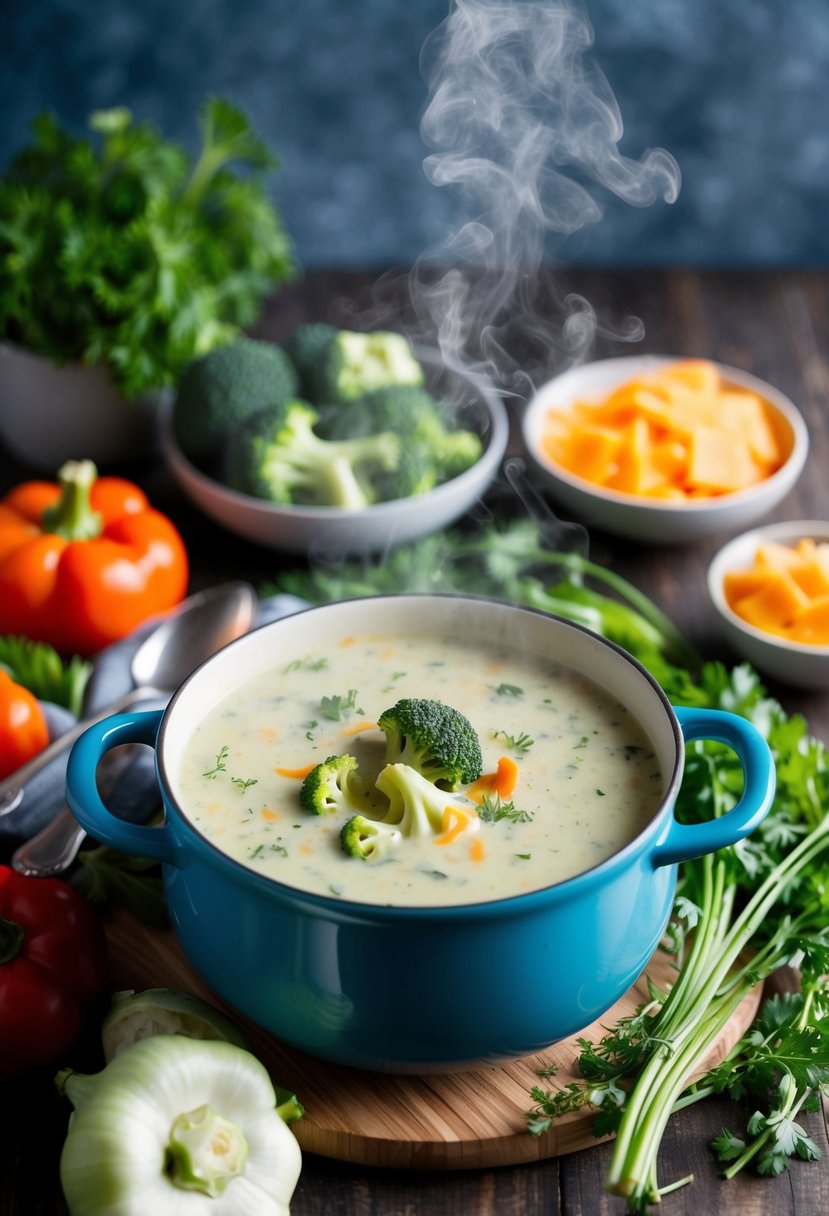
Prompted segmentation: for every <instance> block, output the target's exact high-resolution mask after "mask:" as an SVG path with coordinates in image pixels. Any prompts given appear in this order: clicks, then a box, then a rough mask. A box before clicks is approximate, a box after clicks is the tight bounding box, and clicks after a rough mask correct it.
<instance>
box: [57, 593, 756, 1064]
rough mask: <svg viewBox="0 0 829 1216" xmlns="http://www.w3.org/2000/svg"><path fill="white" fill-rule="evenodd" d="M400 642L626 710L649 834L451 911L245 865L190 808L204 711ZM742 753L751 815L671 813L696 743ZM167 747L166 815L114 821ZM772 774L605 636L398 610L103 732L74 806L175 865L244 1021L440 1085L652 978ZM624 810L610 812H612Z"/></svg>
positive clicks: (208, 669) (547, 1040)
mask: <svg viewBox="0 0 829 1216" xmlns="http://www.w3.org/2000/svg"><path fill="white" fill-rule="evenodd" d="M395 630H398V631H400V632H406V633H411V632H412V631H420V632H423V633H425V634H426V635H427V636H438V635H445V634H449V635H450V636H452V635H456V636H458V637H460V638H463V639H464V640H465V641H466V642H467V643H469V641H470V640H472V641H473V643H474V642H476V641H478V642H479V643H480V648H481V651H482V652H483V651H484V650H485V649H486V648H488V647H489V646H490V645H492V644H498V643H502V642H503V643H508V644H511V645H516V644H520V645H521V646H522V647H524V648H526V650H527V652H528V653H529V654H531V655H532V654H536V655H538V656H539V657H541V656H543V657H544V658H545V659H550V658H553V659H555V658H558V659H560V661H561V662H563V663H564V664H565V665H566V666H568V667H569V668H571V669H575V670H576V671H578V672H580V673H583V674H584V675H585V676H587V677H589V678H590V679H592V680H594V681H595V682H596V683H598V684H599V685H600V686H602V687H604V688H605V689H606V690H607V691H608V692H609V693H610V694H611V695H612V696H614V697H616V698H617V699H618V700H620V701H621V702H622V704H624V705H625V706H626V707H627V708H628V709H629V710H630V711H631V712H632V713H633V714H634V716H635V717H636V718H637V719H638V720H639V722H640V723H641V725H642V726H643V727H644V728H645V730H646V731H647V733H648V735H649V736H650V738H651V740H652V742H653V746H654V750H655V752H656V756H657V759H658V762H659V764H660V767H661V771H662V772H663V774H665V778H666V780H665V794H664V798H663V799H662V802H661V804H660V805H659V808H658V810H657V811H656V813H655V814H654V815H653V817H652V819H651V820H650V822H649V823H648V824H647V826H646V827H645V828H644V830H642V831H641V832H640V834H639V835H638V836H637V837H636V838H635V839H633V840H632V841H630V843H629V844H628V845H626V846H625V847H624V848H623V849H621V851H619V852H618V853H616V854H614V855H613V856H612V857H610V858H609V859H608V860H606V861H604V862H602V864H600V865H597V866H595V867H594V868H593V869H590V870H587V871H585V872H584V873H581V874H579V875H577V876H576V877H574V878H570V879H568V880H566V881H563V882H558V883H556V884H554V885H551V886H549V887H547V888H545V889H542V890H538V891H534V892H532V893H529V894H524V895H520V896H515V897H511V898H505V899H499V900H493V901H491V902H486V903H477V904H468V905H460V906H451V907H429V908H420V907H418V908H414V907H386V906H378V905H369V904H360V903H351V902H346V901H344V900H342V899H338V898H335V897H333V896H327V895H326V896H323V895H311V894H308V893H306V892H303V891H302V890H301V889H299V888H298V887H294V886H291V885H290V884H289V883H284V882H277V881H275V880H273V879H271V878H268V877H265V876H263V875H261V874H257V873H255V872H254V871H252V870H250V869H248V868H246V867H245V866H243V865H241V864H240V863H239V862H237V861H234V860H232V859H231V858H230V857H228V856H227V855H226V854H224V853H222V852H221V850H220V849H219V848H217V847H216V845H215V844H213V843H211V842H210V841H209V840H207V839H206V838H205V837H204V836H202V835H201V833H200V832H199V830H198V829H197V828H196V827H194V825H193V824H192V822H190V820H189V819H188V815H187V808H186V806H183V805H182V803H181V800H180V799H179V797H178V796H177V794H176V773H177V772H178V767H179V760H180V757H181V755H182V752H183V749H184V747H185V745H186V744H187V742H188V739H189V738H190V736H191V734H192V732H193V730H194V728H195V726H196V725H197V723H198V722H199V721H200V719H201V718H202V717H203V716H204V713H205V712H206V709H207V708H208V707H209V706H211V705H213V704H215V703H216V702H217V701H218V700H219V699H220V698H222V697H223V696H224V695H225V694H227V693H228V692H230V691H231V690H232V689H234V688H236V687H238V686H239V685H240V684H242V683H244V682H246V681H247V680H248V679H252V678H254V677H255V676H256V674H257V673H258V672H260V671H261V670H262V669H263V668H266V667H278V666H284V664H285V663H286V661H287V660H288V659H291V658H294V657H295V656H296V655H298V654H303V653H306V652H308V651H310V650H312V649H313V648H314V646H316V645H322V644H325V643H326V641H327V640H329V639H331V638H332V637H336V636H346V635H351V634H353V635H360V634H366V633H369V632H373V633H388V632H393V631H395ZM692 739H717V740H719V741H721V742H723V743H726V744H728V745H729V746H731V747H732V748H733V749H734V750H735V751H736V752H737V754H738V755H739V757H740V760H741V762H742V765H743V768H744V772H745V788H744V793H743V795H742V798H741V800H740V801H739V803H738V804H737V805H736V806H735V807H734V808H733V809H732V810H731V811H729V812H728V813H727V814H725V815H723V816H722V817H721V818H718V819H716V820H714V821H712V822H710V823H698V824H693V825H685V824H681V823H679V822H678V821H677V820H676V819H675V818H674V812H673V808H674V802H675V799H676V795H677V791H678V789H679V786H680V782H681V780H682V772H683V762H684V749H685V743H686V742H687V741H688V740H692ZM133 742H141V743H146V744H150V745H151V746H153V747H154V748H155V752H156V771H157V778H158V783H159V787H160V790H161V795H162V798H163V801H164V807H165V812H166V818H165V822H164V824H163V826H161V827H143V826H140V825H135V824H129V823H124V822H122V821H120V820H118V819H116V818H114V817H113V816H112V815H111V814H110V813H109V812H108V811H107V809H106V807H105V806H104V804H103V803H102V801H101V799H100V797H99V795H98V792H97V789H96V785H95V770H96V768H97V765H98V762H99V760H100V759H101V757H102V756H103V754H104V753H105V752H107V751H108V750H110V749H111V748H113V747H116V746H118V745H119V744H122V743H133ZM773 790H774V766H773V762H772V759H771V755H770V753H769V749H768V746H767V745H766V743H765V741H764V739H763V738H762V736H761V735H760V734H759V733H758V732H757V731H756V730H755V729H754V728H753V727H752V726H751V725H750V724H749V723H748V722H747V721H746V720H744V719H742V718H739V717H737V716H735V715H733V714H729V713H724V712H721V711H714V710H698V709H678V710H674V709H672V708H671V705H670V704H669V702H668V700H667V698H666V697H665V695H664V693H663V692H662V690H661V689H660V688H659V686H658V685H657V684H656V683H655V681H654V680H653V679H652V678H651V676H650V675H649V674H648V673H647V672H646V671H645V670H644V669H643V668H642V667H641V666H640V665H639V664H638V663H636V662H635V661H634V660H633V659H632V658H631V657H630V656H629V655H627V654H626V653H625V652H624V651H622V650H620V649H619V648H618V647H616V646H614V645H611V644H610V643H608V642H606V641H604V640H602V639H599V638H597V637H596V636H595V635H594V634H591V633H589V632H588V631H586V630H584V629H582V628H580V627H578V626H576V625H573V624H570V623H569V622H566V621H562V620H559V619H557V618H555V617H550V616H547V615H545V614H542V613H537V612H533V611H530V610H527V609H520V608H515V607H510V606H507V605H504V604H498V603H493V602H490V601H486V600H479V599H469V598H465V597H460V596H428V595H427V596H417V595H405V596H389V597H382V598H376V599H364V600H354V601H348V602H344V603H339V604H331V605H327V606H325V607H320V608H312V609H309V610H308V611H305V612H300V613H297V614H296V615H294V616H291V617H286V618H283V619H282V620H279V621H276V622H275V623H273V624H271V625H268V626H265V627H263V628H262V629H259V630H256V631H255V632H253V633H251V634H249V635H248V636H247V637H244V638H241V639H239V640H238V641H236V642H233V643H231V644H230V645H229V646H227V647H226V648H225V649H224V650H222V651H220V652H219V653H218V654H217V655H214V656H213V657H212V658H211V659H209V660H208V661H207V662H206V663H205V664H204V665H203V666H202V667H200V668H199V669H198V670H197V671H196V672H195V673H194V674H193V675H192V676H190V678H189V679H188V680H187V681H186V682H185V683H184V684H183V685H182V687H181V688H180V689H179V691H178V692H177V693H176V695H175V696H174V697H173V699H172V701H171V702H170V704H169V706H168V707H167V709H166V711H164V712H163V713H161V712H146V711H145V712H133V713H128V714H124V715H119V716H117V717H113V718H109V719H107V720H105V721H103V722H101V723H98V724H96V725H95V726H92V727H90V728H89V729H88V730H87V731H86V733H85V734H84V735H83V736H82V737H81V739H80V740H79V741H78V742H77V743H76V744H75V747H74V749H73V751H72V753H71V756H70V760H69V768H68V774H67V797H68V800H69V804H70V806H71V807H72V810H73V811H74V813H75V815H76V816H77V818H78V819H79V820H80V822H81V823H82V825H83V826H84V828H85V829H86V830H87V832H89V833H90V835H92V836H93V837H95V838H97V839H98V840H101V841H104V842H105V843H107V844H109V845H111V846H113V847H114V848H116V849H119V850H121V851H123V852H126V853H133V854H139V855H142V856H146V857H153V858H157V859H158V860H160V861H161V862H162V863H163V871H164V887H165V893H166V900H167V906H168V910H169V915H170V921H171V923H172V926H173V929H174V930H175V933H176V934H177V935H178V937H179V939H180V941H181V943H182V946H183V948H184V950H185V952H186V954H187V956H188V958H189V959H190V961H191V962H192V964H193V966H194V967H195V969H196V970H197V971H198V972H199V973H200V974H201V975H202V976H203V977H204V979H205V980H206V981H207V982H208V983H209V984H210V986H211V987H212V988H213V989H214V991H215V992H217V993H218V994H219V995H220V996H221V997H223V998H224V999H225V1000H226V1001H227V1002H229V1003H230V1004H231V1005H232V1006H235V1007H236V1008H237V1009H238V1010H239V1011H241V1012H242V1013H243V1014H246V1015H247V1016H248V1017H250V1018H252V1019H253V1020H254V1021H256V1022H258V1023H259V1024H261V1025H262V1026H264V1027H266V1028H267V1029H268V1030H270V1031H272V1032H273V1034H275V1035H276V1036H277V1037H278V1038H280V1039H282V1040H283V1041H285V1042H286V1043H290V1044H293V1045H294V1046H296V1047H298V1048H301V1049H302V1050H304V1051H307V1052H310V1053H312V1054H314V1055H317V1056H320V1057H323V1058H325V1059H329V1060H333V1061H336V1062H338V1063H341V1064H347V1065H353V1066H356V1067H360V1068H368V1069H377V1070H386V1071H409V1072H429V1071H442V1070H449V1069H459V1068H465V1067H471V1066H474V1065H479V1064H480V1063H482V1062H489V1063H494V1062H496V1061H500V1060H504V1059H509V1058H513V1057H516V1056H522V1055H526V1054H529V1053H532V1052H537V1051H540V1050H541V1049H542V1048H544V1047H545V1046H548V1045H549V1044H551V1043H553V1042H555V1041H557V1040H559V1039H562V1038H565V1037H567V1036H569V1035H571V1034H573V1033H575V1032H576V1031H578V1030H580V1029H582V1028H583V1027H585V1026H587V1025H588V1024H589V1023H590V1022H592V1021H594V1020H595V1019H596V1018H598V1017H600V1016H601V1015H602V1014H603V1013H604V1012H606V1010H608V1009H609V1008H610V1007H611V1006H612V1005H613V1004H614V1003H615V1002H616V1001H617V1000H618V998H619V997H620V996H621V995H622V994H623V993H624V992H625V991H626V990H627V989H628V988H629V987H630V985H631V984H632V983H633V981H634V980H635V979H636V978H637V976H639V975H640V973H641V972H642V971H643V969H644V968H645V966H646V965H647V962H648V960H649V958H650V957H651V954H652V953H653V951H654V950H655V949H656V947H657V945H658V943H659V941H660V938H661V937H662V934H663V931H664V929H665V926H666V923H667V920H668V917H669V914H670V911H671V907H672V904H673V900H674V894H675V887H676V879H677V866H678V864H679V863H680V862H682V861H684V860H686V859H689V858H692V857H698V856H701V855H702V854H704V853H709V852H713V851H714V850H716V849H720V848H723V847H724V846H726V845H730V844H734V843H735V842H736V841H738V840H741V839H743V838H744V837H745V836H747V835H748V834H749V833H750V832H752V831H753V830H754V829H755V828H756V827H757V826H758V824H759V823H760V822H761V821H762V819H763V818H764V816H765V815H766V813H767V812H768V810H769V807H770V804H771V800H772V797H773ZM608 813H609V814H612V807H608Z"/></svg>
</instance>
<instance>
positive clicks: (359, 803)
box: [299, 753, 374, 815]
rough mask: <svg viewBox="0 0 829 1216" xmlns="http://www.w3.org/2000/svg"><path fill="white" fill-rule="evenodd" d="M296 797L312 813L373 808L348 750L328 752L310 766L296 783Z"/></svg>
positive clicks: (323, 813) (322, 813) (321, 813)
mask: <svg viewBox="0 0 829 1216" xmlns="http://www.w3.org/2000/svg"><path fill="white" fill-rule="evenodd" d="M299 801H300V803H301V804H302V806H303V807H304V808H305V810H306V811H310V812H311V814H312V815H331V814H332V813H333V812H334V811H368V810H373V809H374V804H373V803H372V800H371V797H370V795H369V792H368V791H367V790H366V788H365V787H364V786H363V784H362V783H361V781H360V779H359V776H358V773H357V761H356V759H355V758H354V756H350V755H348V754H347V753H346V754H345V755H342V756H329V757H328V759H327V760H323V761H322V763H321V764H317V765H316V766H315V767H314V768H312V769H311V771H310V773H309V774H308V776H307V777H306V778H305V779H304V781H303V782H302V785H301V786H300V787H299Z"/></svg>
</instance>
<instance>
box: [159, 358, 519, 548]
mask: <svg viewBox="0 0 829 1216" xmlns="http://www.w3.org/2000/svg"><path fill="white" fill-rule="evenodd" d="M419 357H420V359H421V363H423V365H424V370H425V371H426V373H427V387H429V388H430V390H431V391H432V392H434V393H435V395H436V396H437V397H438V399H440V398H441V396H442V395H444V399H447V400H450V401H451V403H452V407H453V416H456V417H457V422H458V425H459V426H462V427H464V428H468V429H470V430H475V431H477V432H478V434H479V435H480V436H481V438H482V440H483V443H484V451H483V455H482V456H481V458H480V460H478V461H476V463H475V464H474V465H472V467H471V468H469V469H467V470H466V471H465V472H463V473H461V474H460V476H458V477H454V478H452V480H451V481H446V482H444V483H443V484H442V485H439V486H436V487H435V488H434V490H429V491H428V492H427V493H426V494H419V495H417V496H415V497H413V498H398V499H395V500H394V501H392V502H382V503H377V504H376V505H375V506H372V507H368V508H366V509H365V510H362V511H344V510H342V509H340V508H338V507H312V506H283V505H281V504H279V503H272V502H268V501H267V500H266V499H263V498H254V497H252V496H250V495H248V494H240V493H239V492H238V491H236V490H231V489H230V488H229V487H228V486H226V485H222V483H221V482H220V481H216V480H215V479H214V478H212V477H208V476H207V474H206V473H203V472H202V471H201V470H200V469H197V468H196V467H195V465H193V464H192V463H191V462H190V461H189V460H188V459H187V457H186V456H185V455H184V454H183V452H182V451H181V449H180V448H179V446H178V444H177V443H176V440H175V436H174V434H173V425H172V409H169V410H168V411H167V413H166V414H165V416H164V419H163V421H162V427H161V447H162V451H163V453H164V456H165V459H166V460H167V463H168V465H169V467H170V469H171V470H172V473H173V475H174V477H175V478H176V480H177V481H178V483H179V485H180V486H181V488H182V489H183V490H184V492H185V494H187V496H188V497H189V498H190V499H192V501H193V502H194V503H195V504H196V506H198V507H199V508H200V509H201V510H202V511H204V513H205V514H206V515H209V516H210V517H211V519H214V520H215V521H216V522H217V523H219V524H222V525H223V526H224V527H225V528H228V529H229V530H230V531H231V532H235V533H236V534H237V535H239V536H243V537H244V538H245V539H246V540H251V541H254V542H255V543H256V544H259V545H263V546H265V547H266V548H269V549H277V550H280V551H281V552H283V553H293V554H304V555H307V554H311V553H313V554H316V555H318V556H319V555H320V554H330V555H334V556H353V557H359V556H363V555H367V554H371V553H379V552H385V551H387V550H389V549H392V548H394V547H395V546H397V545H401V544H404V543H406V542H408V541H412V540H417V539H418V538H420V537H422V536H426V535H428V534H429V533H430V532H436V531H438V530H439V529H441V528H444V527H447V526H448V525H449V524H451V523H453V522H454V521H455V520H456V519H458V518H459V517H460V516H461V515H463V514H464V513H465V512H466V511H468V510H469V508H470V507H472V506H473V505H474V503H475V502H476V501H477V500H478V499H479V498H480V497H481V496H482V495H483V494H484V493H485V491H486V490H487V489H488V487H489V486H490V484H491V483H492V482H493V481H494V480H495V477H496V476H497V474H498V471H499V468H500V464H501V460H502V458H503V455H504V452H505V451H506V447H507V441H508V439H509V419H508V416H507V411H506V409H505V407H504V404H503V402H502V400H501V398H500V397H499V396H498V395H497V393H496V392H495V390H494V389H493V387H492V386H491V385H490V384H489V383H488V382H486V381H484V380H483V379H482V378H480V377H475V378H473V377H472V376H468V375H466V374H464V373H461V372H454V371H451V372H450V371H448V370H447V369H446V368H444V367H442V366H439V365H438V364H437V362H436V361H435V360H433V359H430V357H429V356H423V355H419ZM443 390H445V394H444V392H443ZM454 411H457V412H456V414H455V413H454Z"/></svg>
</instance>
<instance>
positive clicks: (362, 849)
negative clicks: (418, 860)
mask: <svg viewBox="0 0 829 1216" xmlns="http://www.w3.org/2000/svg"><path fill="white" fill-rule="evenodd" d="M402 838H403V837H402V833H401V832H399V831H398V829H397V828H394V827H391V826H390V825H389V824H386V823H380V822H378V821H377V820H376V819H367V818H366V817H365V815H354V816H352V818H351V819H349V820H348V821H347V822H346V823H345V824H343V829H342V831H341V832H340V845H341V846H342V849H343V852H345V853H348V855H349V856H350V857H361V858H362V859H363V861H369V860H371V861H381V860H382V859H383V858H386V857H389V856H390V855H391V854H393V853H394V852H395V851H396V850H397V846H398V845H399V844H400V841H401V840H402Z"/></svg>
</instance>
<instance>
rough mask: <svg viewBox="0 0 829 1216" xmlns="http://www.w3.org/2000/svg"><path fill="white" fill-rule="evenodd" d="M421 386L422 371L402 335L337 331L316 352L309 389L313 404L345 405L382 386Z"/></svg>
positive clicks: (381, 332) (379, 332)
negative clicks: (315, 402) (316, 402)
mask: <svg viewBox="0 0 829 1216" xmlns="http://www.w3.org/2000/svg"><path fill="white" fill-rule="evenodd" d="M422 383H423V368H422V367H421V366H420V364H419V363H418V361H417V359H416V358H415V356H414V353H413V351H412V348H411V346H410V345H409V342H408V341H407V339H406V338H404V337H403V335H402V334H395V333H386V332H383V331H376V332H374V333H368V334H360V333H352V332H351V331H350V330H347V329H338V330H336V331H335V332H334V335H333V337H332V338H331V339H330V341H329V342H328V344H327V345H326V346H324V348H323V349H322V350H319V351H318V352H317V361H316V367H315V369H314V370H313V372H312V374H311V383H310V387H311V398H312V400H313V401H318V402H320V403H329V402H331V403H337V402H343V403H345V402H349V401H353V400H354V399H355V397H359V396H361V395H362V394H363V393H367V392H370V391H371V390H372V389H375V388H382V387H384V386H385V385H389V384H414V385H419V384H422Z"/></svg>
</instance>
